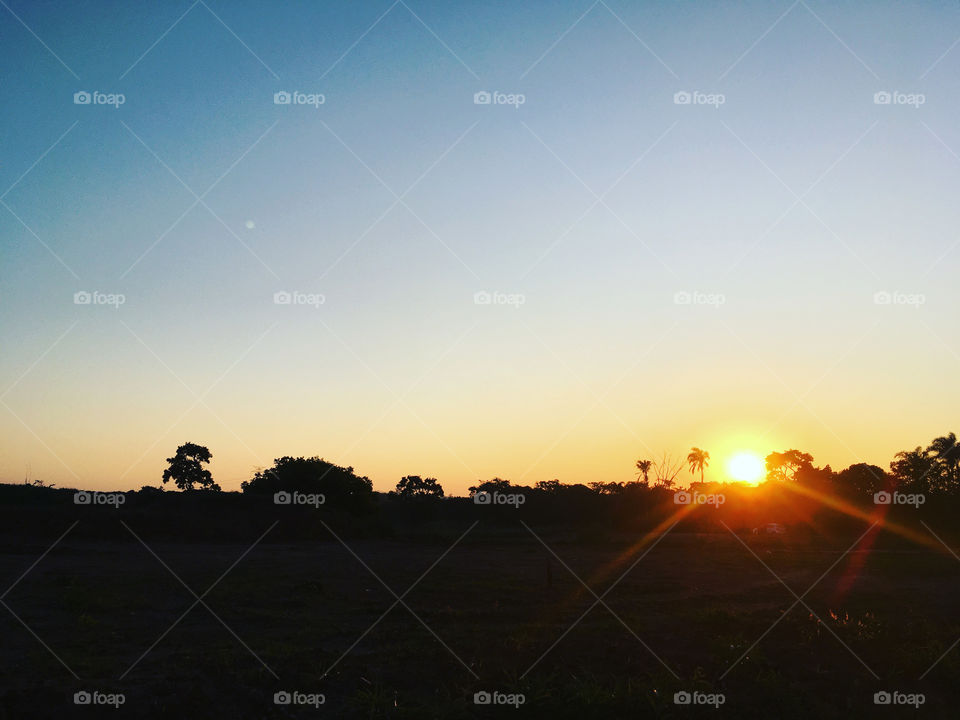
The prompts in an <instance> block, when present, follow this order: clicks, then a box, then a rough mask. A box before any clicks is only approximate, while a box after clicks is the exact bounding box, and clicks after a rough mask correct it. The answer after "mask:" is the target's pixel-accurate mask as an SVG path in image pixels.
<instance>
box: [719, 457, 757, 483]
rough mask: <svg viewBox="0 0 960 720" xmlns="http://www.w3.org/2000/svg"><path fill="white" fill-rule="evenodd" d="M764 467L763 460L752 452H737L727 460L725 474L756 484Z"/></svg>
mask: <svg viewBox="0 0 960 720" xmlns="http://www.w3.org/2000/svg"><path fill="white" fill-rule="evenodd" d="M765 469H766V468H765V466H764V464H763V460H762V459H761V458H760V457H759V456H758V455H754V454H753V453H752V452H738V453H736V454H735V455H733V456H732V457H731V458H730V459H729V460H728V461H727V474H728V475H729V476H730V477H732V478H733V479H734V480H739V481H741V482H748V483H753V484H756V482H757V481H759V480H760V479H761V478H762V477H763V473H764V471H765Z"/></svg>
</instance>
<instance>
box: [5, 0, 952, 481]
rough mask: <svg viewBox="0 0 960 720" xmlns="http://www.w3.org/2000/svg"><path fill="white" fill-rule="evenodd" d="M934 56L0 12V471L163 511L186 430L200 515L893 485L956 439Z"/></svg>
mask: <svg viewBox="0 0 960 720" xmlns="http://www.w3.org/2000/svg"><path fill="white" fill-rule="evenodd" d="M958 36H960V8H957V7H951V6H948V4H946V3H892V2H890V3H871V5H870V7H869V9H866V8H864V7H863V6H862V5H861V4H859V3H843V4H840V5H836V4H829V5H828V4H825V3H820V2H807V3H804V2H798V3H794V4H790V3H788V2H776V3H770V2H756V3H746V4H742V3H736V4H734V3H725V4H722V5H720V6H714V5H713V4H709V5H708V4H706V3H692V2H689V3H670V4H666V3H656V4H654V3H649V4H638V3H627V2H623V0H605V2H599V3H594V4H591V2H590V1H589V0H583V1H579V2H529V3H516V2H512V1H508V0H504V1H502V2H485V3H482V4H481V3H448V2H428V1H425V0H406V1H405V2H397V3H393V4H391V2H389V1H388V0H384V1H383V2H325V3H316V2H284V3H275V2H235V3H227V2H222V1H221V0H205V2H199V3H194V4H191V3H190V2H189V0H182V1H171V2H164V3H151V4H141V3H129V2H120V1H119V0H118V1H116V2H92V3H84V4H79V5H78V4H74V3H54V2H40V1H38V0H30V1H29V2H27V1H25V0H4V3H3V4H2V7H0V55H2V60H3V62H2V63H0V127H2V128H3V132H2V134H0V194H2V195H0V197H2V204H0V342H2V348H3V351H2V353H0V400H2V404H0V433H2V435H0V437H2V443H0V480H2V481H5V482H19V481H21V480H23V479H24V477H25V476H26V475H27V474H28V473H29V476H30V477H31V478H40V479H43V480H45V481H47V482H55V483H57V485H58V486H61V487H66V486H73V487H86V488H90V489H103V490H106V489H129V488H138V487H140V486H141V485H144V484H152V485H157V484H159V482H160V475H161V473H162V470H163V468H164V458H166V457H168V456H170V455H172V454H173V452H174V450H175V449H176V447H177V445H179V444H181V443H183V442H185V441H188V440H189V441H193V442H198V443H202V444H205V445H207V446H208V447H209V448H210V449H211V451H212V452H213V455H214V460H213V463H212V466H211V469H212V471H213V474H214V478H215V479H216V480H217V481H218V482H219V483H220V484H221V485H222V486H223V488H224V489H236V488H238V487H239V484H240V482H241V481H242V480H245V479H248V478H249V477H250V475H251V474H252V471H253V468H255V467H257V466H264V465H269V464H271V462H272V460H273V458H275V457H279V456H281V455H321V456H324V457H326V458H327V459H328V460H331V461H334V462H337V463H339V464H344V465H352V466H354V468H355V469H356V470H357V471H358V472H360V473H361V474H366V475H368V476H369V477H371V479H372V480H373V482H374V487H375V489H378V490H388V489H391V488H392V487H393V485H394V484H395V483H396V481H397V480H398V479H399V478H400V477H401V476H403V475H406V474H419V475H423V476H433V477H437V478H438V479H439V480H440V481H441V483H442V484H443V485H444V487H445V488H446V489H447V491H448V493H463V492H465V491H466V488H467V486H468V485H470V484H472V483H473V482H475V481H476V480H477V479H480V478H483V479H486V478H490V477H493V476H500V477H504V478H508V479H510V480H513V481H515V482H520V483H523V484H532V483H534V482H536V481H538V480H546V479H552V478H559V479H560V480H561V481H563V482H589V481H592V480H626V479H630V478H631V477H632V467H633V464H634V462H635V460H636V459H637V458H638V457H642V456H644V457H656V456H659V455H660V453H661V452H663V451H667V452H671V453H673V454H675V455H677V456H680V455H683V454H685V453H686V451H687V450H688V449H689V447H690V446H691V445H697V446H699V447H702V448H705V449H707V450H709V451H710V452H711V454H712V456H713V458H714V462H713V465H712V467H711V469H710V470H708V472H707V476H708V479H709V478H710V477H713V478H714V479H724V478H723V473H722V471H721V470H722V465H723V459H724V458H725V457H726V456H728V455H729V454H730V453H732V452H733V451H735V450H740V449H746V450H753V451H755V452H757V453H760V454H766V453H767V452H770V451H771V450H784V449H787V448H789V447H797V448H800V449H803V450H805V451H808V452H810V453H812V454H813V455H814V457H815V460H816V462H817V463H818V464H823V463H830V464H831V465H832V466H833V467H834V468H835V469H840V468H842V467H845V466H846V465H849V464H851V463H854V462H859V461H866V462H872V463H876V464H879V465H881V466H884V467H886V466H887V463H888V462H889V461H890V459H891V458H892V456H893V454H894V453H896V452H897V451H898V450H902V449H905V448H912V447H913V446H915V445H919V444H924V445H925V444H926V443H927V442H929V440H930V439H931V438H933V437H934V436H936V435H939V434H943V433H945V432H947V431H948V430H951V429H954V430H956V429H957V428H956V424H955V420H956V418H957V414H956V408H957V398H958V393H957V389H956V369H957V366H958V362H960V326H958V323H957V322H956V309H957V307H958V300H960V289H958V283H957V280H956V278H957V272H956V269H957V263H958V260H960V247H958V246H957V243H958V235H957V232H958V231H957V228H958V227H960V223H958V214H960V205H958V203H957V190H958V178H960V125H958V124H957V121H956V120H957V117H958V116H960V95H958V90H960V87H958V86H960V46H957V45H956V43H957V40H958ZM81 90H86V91H89V92H92V91H94V90H97V91H99V92H102V93H123V94H124V96H125V98H126V101H125V103H124V104H123V105H122V106H120V107H119V108H114V107H110V106H93V105H76V104H74V102H73V94H74V93H75V92H77V91H81ZM281 90H286V91H291V92H292V91H299V92H303V93H322V94H323V95H324V96H325V98H326V102H325V103H324V104H323V105H321V106H319V107H312V106H309V105H306V106H304V105H301V106H293V105H275V104H274V102H273V95H274V93H275V92H278V91H281ZM482 90H486V91H495V90H496V91H500V92H503V93H522V94H523V95H524V96H525V103H524V104H523V105H522V106H520V107H513V106H510V105H476V104H474V102H473V96H474V93H476V92H478V91H482ZM681 91H689V92H693V91H699V92H702V93H722V94H723V96H724V99H725V101H724V103H723V105H722V106H719V107H716V106H712V105H693V104H689V105H683V104H675V102H674V94H675V93H677V92H681ZM879 91H890V92H893V91H899V92H901V93H913V94H917V93H921V94H923V96H924V103H923V104H922V105H920V106H919V107H918V106H913V105H903V104H900V105H897V104H888V105H884V104H876V103H875V102H874V94H875V93H876V92H879ZM211 186H213V187H212V189H210V188H211ZM208 189H209V193H207V191H208ZM205 193H207V194H205ZM197 197H202V201H201V202H199V203H197ZM398 198H400V199H399V201H398ZM598 198H599V200H598ZM195 203H196V204H195ZM191 206H192V208H191ZM78 291H88V292H93V291H99V292H102V293H114V294H116V293H121V294H123V295H124V296H125V303H124V304H123V305H122V306H121V307H119V308H113V307H108V306H94V305H77V304H74V293H76V292H78ZM278 291H299V292H302V293H318V294H322V295H323V296H324V297H325V302H324V303H323V304H322V305H321V306H319V307H313V306H293V305H277V304H275V303H274V293H276V292H278ZM482 291H487V292H499V293H504V294H519V295H522V296H523V300H524V302H523V304H522V305H520V306H519V307H517V306H512V305H498V304H491V305H483V304H476V303H475V301H474V294H475V293H477V292H482ZM677 293H689V294H691V297H695V298H697V299H703V298H705V297H707V296H711V295H713V296H722V299H723V301H724V302H723V303H722V304H719V305H716V304H714V305H711V304H698V303H696V302H694V303H690V304H682V303H678V302H677V300H676V298H677ZM877 293H891V294H895V295H893V297H894V301H893V302H891V303H889V304H883V303H878V302H876V300H875V295H876V294H877ZM916 295H919V296H922V297H920V298H919V300H922V304H919V305H918V304H917V303H913V304H910V303H909V301H910V300H911V298H910V297H909V296H916ZM682 297H684V296H681V299H682ZM913 299H914V300H916V298H913ZM684 478H685V480H686V479H689V478H690V476H689V474H688V473H686V471H684Z"/></svg>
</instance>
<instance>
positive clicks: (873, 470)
mask: <svg viewBox="0 0 960 720" xmlns="http://www.w3.org/2000/svg"><path fill="white" fill-rule="evenodd" d="M834 483H835V484H836V486H837V489H838V490H839V491H840V492H841V493H844V494H846V495H849V496H854V497H855V496H862V497H869V496H870V495H873V493H875V492H878V491H879V490H883V489H884V488H885V487H887V485H888V483H887V474H886V473H885V472H884V471H883V468H880V467H877V466H876V465H869V464H867V463H856V464H854V465H851V466H850V467H848V468H847V469H846V470H841V471H840V472H839V473H837V475H836V478H835V480H834Z"/></svg>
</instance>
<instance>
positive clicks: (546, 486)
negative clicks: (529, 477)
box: [534, 480, 562, 493]
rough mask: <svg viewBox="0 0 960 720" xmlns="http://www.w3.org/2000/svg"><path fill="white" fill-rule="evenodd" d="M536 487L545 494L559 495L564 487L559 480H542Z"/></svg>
mask: <svg viewBox="0 0 960 720" xmlns="http://www.w3.org/2000/svg"><path fill="white" fill-rule="evenodd" d="M534 487H536V489H537V490H542V491H543V492H548V493H557V492H560V490H561V487H562V486H561V484H560V481H559V480H540V481H539V482H538V483H537V484H536V485H535V486H534Z"/></svg>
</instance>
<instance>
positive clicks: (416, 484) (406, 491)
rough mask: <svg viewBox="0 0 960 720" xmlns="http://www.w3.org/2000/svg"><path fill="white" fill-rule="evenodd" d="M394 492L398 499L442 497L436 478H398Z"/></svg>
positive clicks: (441, 489)
mask: <svg viewBox="0 0 960 720" xmlns="http://www.w3.org/2000/svg"><path fill="white" fill-rule="evenodd" d="M396 492H397V495H399V496H400V497H443V487H442V486H441V485H440V483H438V482H437V479H436V478H426V479H424V478H422V477H420V476H419V475H407V476H406V477H402V478H400V482H398V483H397V490H396Z"/></svg>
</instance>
